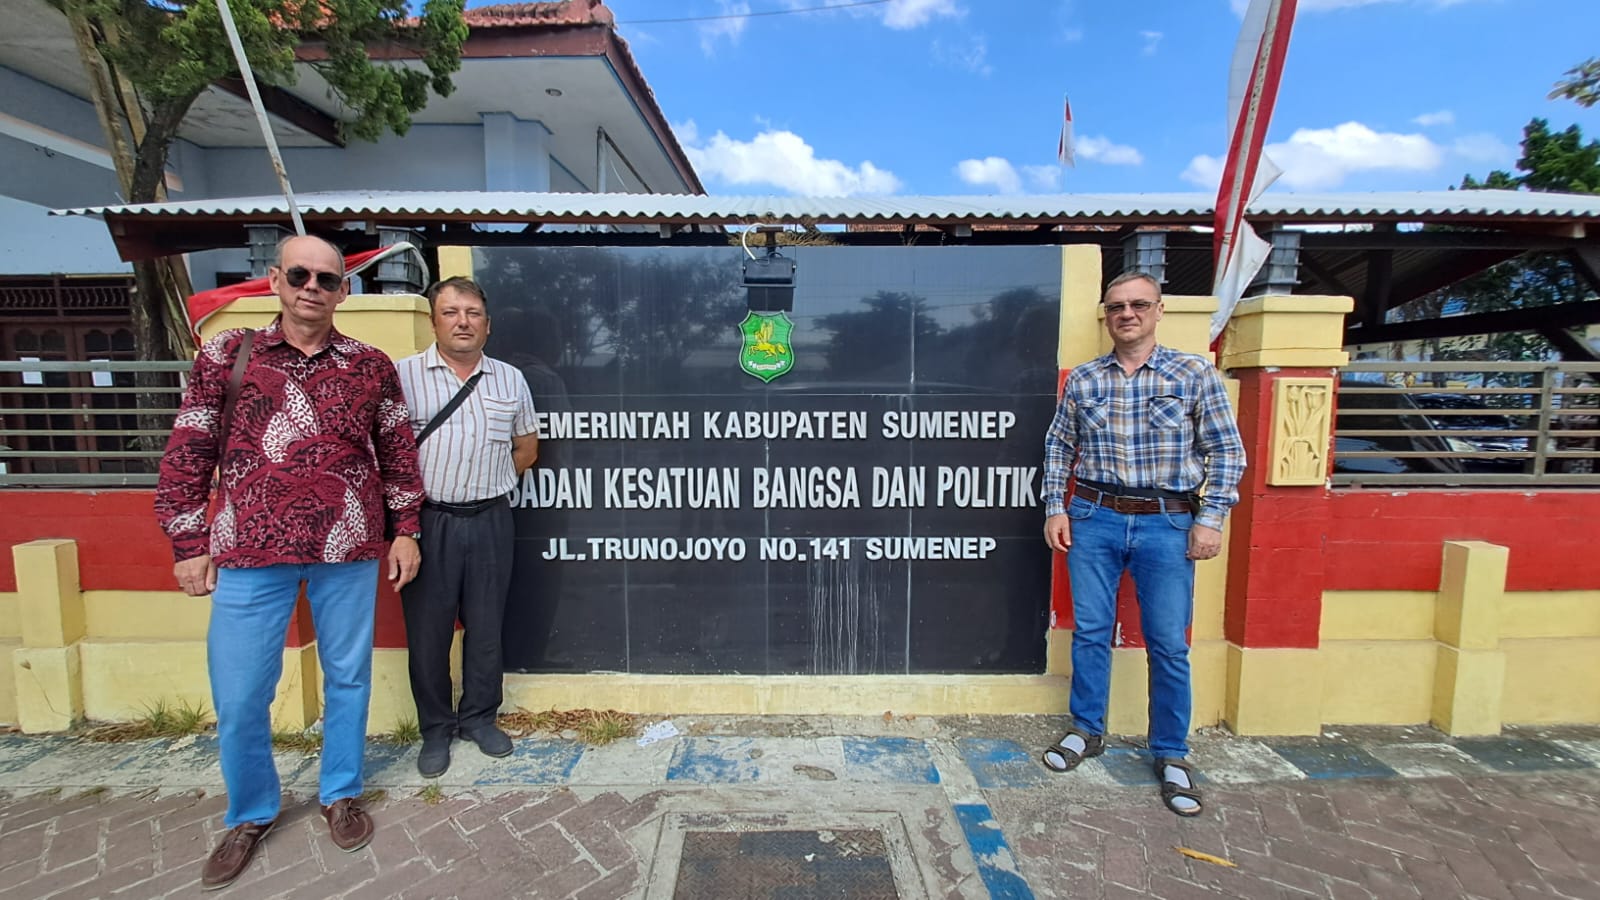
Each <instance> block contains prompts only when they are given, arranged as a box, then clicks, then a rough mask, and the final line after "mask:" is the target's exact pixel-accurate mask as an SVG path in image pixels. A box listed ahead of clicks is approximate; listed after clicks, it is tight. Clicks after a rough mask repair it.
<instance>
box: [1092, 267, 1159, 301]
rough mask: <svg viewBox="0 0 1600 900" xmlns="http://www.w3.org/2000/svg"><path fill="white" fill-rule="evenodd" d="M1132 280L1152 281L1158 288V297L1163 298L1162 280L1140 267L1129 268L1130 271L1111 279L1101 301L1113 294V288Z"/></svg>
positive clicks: (1153, 285)
mask: <svg viewBox="0 0 1600 900" xmlns="http://www.w3.org/2000/svg"><path fill="white" fill-rule="evenodd" d="M1130 281H1148V282H1150V286H1151V287H1153V288H1155V289H1156V299H1157V300H1160V299H1161V282H1159V281H1157V280H1156V277H1155V276H1154V275H1151V274H1150V273H1149V272H1141V271H1139V270H1138V269H1129V270H1128V271H1126V272H1123V273H1122V274H1120V275H1118V276H1117V277H1115V278H1113V279H1111V283H1110V284H1108V285H1106V289H1105V293H1103V294H1101V295H1100V302H1101V303H1104V302H1106V297H1109V296H1110V295H1111V289H1112V288H1114V287H1116V286H1117V285H1119V284H1126V283H1128V282H1130Z"/></svg>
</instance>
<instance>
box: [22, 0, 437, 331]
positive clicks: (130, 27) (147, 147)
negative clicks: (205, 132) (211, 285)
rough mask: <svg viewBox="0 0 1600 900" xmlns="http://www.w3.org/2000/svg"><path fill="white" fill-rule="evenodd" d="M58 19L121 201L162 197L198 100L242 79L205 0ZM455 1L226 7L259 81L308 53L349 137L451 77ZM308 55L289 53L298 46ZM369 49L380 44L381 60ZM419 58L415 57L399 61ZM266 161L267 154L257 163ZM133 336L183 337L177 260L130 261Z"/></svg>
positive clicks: (145, 2)
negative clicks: (176, 144) (417, 10)
mask: <svg viewBox="0 0 1600 900" xmlns="http://www.w3.org/2000/svg"><path fill="white" fill-rule="evenodd" d="M50 2H51V3H53V4H54V5H55V6H56V8H57V9H59V10H61V12H62V13H63V14H64V15H65V16H66V17H67V21H68V23H69V24H70V25H71V28H72V31H73V36H74V38H75V40H76V43H77V47H78V55H79V59H80V61H81V62H82V64H83V66H84V69H85V71H86V72H87V74H88V76H89V83H90V94H91V100H92V102H93V103H94V106H95V109H96V112H97V113H98V114H99V118H100V125H101V128H102V129H103V130H104V132H105V135H106V141H107V146H108V147H109V148H110V150H111V155H112V158H113V160H114V161H115V163H116V171H117V178H118V180H119V182H120V183H121V187H122V191H123V196H124V198H125V199H126V200H127V202H129V203H150V202H154V201H158V200H163V199H165V192H164V188H163V180H164V172H165V169H166V164H167V154H168V151H169V150H170V148H171V146H172V142H173V141H174V140H176V138H177V136H178V132H179V129H180V128H181V127H182V125H183V121H184V118H185V117H186V116H187V115H188V113H189V109H190V107H192V106H193V105H194V102H195V100H196V99H198V98H199V97H200V95H201V94H202V93H203V92H204V91H205V90H206V89H207V88H209V87H210V86H211V85H212V84H214V83H215V82H216V81H218V80H219V79H223V78H228V77H237V76H238V74H239V73H238V67H237V66H236V65H235V62H234V57H233V52H232V49H231V46H230V44H229V42H228V38H227V35H226V33H225V32H224V30H223V27H222V18H221V13H220V12H219V10H218V8H217V5H216V3H215V2H214V0H50ZM463 6H464V0H426V2H425V3H424V4H423V8H422V13H421V15H420V16H417V17H412V15H411V11H410V9H409V7H408V4H407V2H406V0H233V2H232V3H231V4H230V9H231V10H232V12H233V18H234V21H235V23H236V24H237V26H238V30H239V37H240V40H241V42H242V43H243V45H244V49H245V55H246V56H247V57H248V58H249V60H250V65H251V67H252V68H253V69H254V70H255V74H256V77H257V79H258V80H260V81H262V82H264V83H267V84H276V85H282V84H289V83H292V82H293V81H294V79H295V63H296V61H297V59H303V60H305V61H307V63H308V64H309V65H310V66H311V68H312V69H314V70H315V71H316V72H317V74H318V75H319V76H321V77H322V79H323V80H325V81H326V82H327V84H328V86H329V89H330V90H331V91H332V93H333V95H334V97H335V98H337V99H338V101H339V102H340V104H341V105H342V106H343V107H344V108H345V109H346V110H348V114H349V118H348V119H347V120H345V121H344V122H342V123H341V128H343V130H344V131H345V133H346V134H348V135H350V136H353V137H356V138H361V139H364V140H376V139H377V138H378V137H380V136H381V135H382V134H383V133H384V132H385V131H393V132H395V133H397V134H398V133H404V132H405V130H406V129H407V128H408V127H409V126H410V124H411V114H412V113H414V112H416V111H417V110H419V109H421V108H422V107H423V105H424V104H426V103H427V100H428V93H429V90H430V88H431V89H432V91H433V92H434V93H437V94H439V95H441V96H442V95H446V94H449V93H450V92H451V90H452V88H453V85H452V84H451V80H450V76H451V74H452V73H454V72H455V71H456V70H457V69H458V68H459V67H460V57H461V46H462V44H463V43H464V42H465V41H466V37H467V26H466V23H465V22H464V21H463V20H462V8H463ZM305 45H311V49H312V52H310V53H306V54H303V55H297V50H299V49H300V48H301V47H302V46H305ZM369 48H382V57H383V59H382V60H381V61H375V60H373V59H372V57H371V56H370V55H369ZM411 60H415V61H418V62H420V63H421V64H422V65H421V67H420V68H413V67H410V66H408V65H406V63H407V62H408V61H411ZM263 164H265V163H263ZM134 278H135V284H136V294H135V298H134V303H133V324H134V334H135V337H136V339H137V340H138V343H139V351H140V355H141V357H142V358H146V359H162V358H171V356H172V354H174V353H178V352H181V351H182V350H184V349H187V347H188V346H189V337H188V333H189V332H188V324H187V321H186V319H185V317H184V315H183V307H182V303H183V296H184V295H185V294H187V293H188V283H187V279H186V278H185V277H184V275H183V270H182V267H181V266H180V265H178V264H176V262H175V261H172V260H169V261H166V262H157V263H140V264H136V265H135V266H134Z"/></svg>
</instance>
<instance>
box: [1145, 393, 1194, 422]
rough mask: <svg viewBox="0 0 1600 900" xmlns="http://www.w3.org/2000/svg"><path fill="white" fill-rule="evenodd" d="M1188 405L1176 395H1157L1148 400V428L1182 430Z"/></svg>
mask: <svg viewBox="0 0 1600 900" xmlns="http://www.w3.org/2000/svg"><path fill="white" fill-rule="evenodd" d="M1188 405H1189V404H1188V403H1187V402H1185V401H1184V398H1183V397H1181V396H1179V395H1177V394H1158V395H1156V396H1154V397H1151V398H1150V407H1149V415H1150V426H1151V427H1152V428H1161V429H1170V428H1182V427H1183V420H1184V419H1185V418H1186V416H1187V414H1188V413H1187V407H1188Z"/></svg>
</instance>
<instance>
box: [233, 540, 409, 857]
mask: <svg viewBox="0 0 1600 900" xmlns="http://www.w3.org/2000/svg"><path fill="white" fill-rule="evenodd" d="M301 581H304V582H305V583H306V597H307V598H308V599H309V600H310V601H311V620H312V623H313V624H314V625H315V626H316V630H317V658H318V660H320V661H321V663H322V691H323V715H322V774H321V786H320V791H319V793H320V796H321V800H322V803H323V804H324V805H327V804H330V803H333V802H334V801H335V800H342V799H344V798H345V797H356V796H359V795H360V794H361V763H362V754H363V752H364V751H365V749H366V740H367V703H368V700H369V698H370V697H371V696H372V626H373V615H374V610H375V607H376V603H377V591H378V560H375V559H374V560H365V561H362V562H349V563H314V564H308V565H292V564H290V565H277V566H265V567H262V568H256V569H219V570H218V571H217V589H216V592H215V593H213V594H212V595H211V624H210V628H209V629H208V630H207V632H206V669H207V671H209V672H210V673H211V702H212V705H213V706H215V707H216V711H217V745H218V747H219V749H220V751H221V754H222V780H223V781H224V782H225V783H226V784H227V786H228V812H227V815H226V816H225V817H224V818H223V820H222V821H223V824H224V825H225V826H227V827H228V828H233V827H234V826H236V825H242V824H244V823H245V822H254V823H256V824H258V825H259V824H265V823H267V822H270V821H272V820H273V819H275V818H277V817H278V807H279V802H280V796H279V793H280V790H281V787H280V785H279V782H278V769H277V767H276V766H275V765H273V762H272V698H273V696H274V694H275V693H276V692H277V687H278V676H279V675H280V674H281V673H282V671H283V648H284V638H285V636H286V635H287V634H288V630H289V616H290V615H291V614H292V613H293V612H294V604H295V599H296V597H297V596H298V595H299V593H300V582H301Z"/></svg>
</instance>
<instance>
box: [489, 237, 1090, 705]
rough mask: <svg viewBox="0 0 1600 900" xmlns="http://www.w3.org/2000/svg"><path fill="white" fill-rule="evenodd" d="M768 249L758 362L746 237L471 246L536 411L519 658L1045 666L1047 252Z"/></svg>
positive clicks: (1050, 287) (574, 666)
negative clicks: (769, 360) (753, 354)
mask: <svg viewBox="0 0 1600 900" xmlns="http://www.w3.org/2000/svg"><path fill="white" fill-rule="evenodd" d="M784 253H785V254H786V255H789V256H792V257H793V258H794V260H795V262H796V265H797V274H796V284H797V289H796V292H795V299H794V308H793V310H792V311H791V312H789V313H788V315H789V317H790V320H791V321H792V322H793V329H792V332H791V333H790V337H789V342H788V343H787V344H786V345H785V346H784V347H782V348H780V349H781V350H783V351H784V352H787V353H789V354H792V361H793V365H792V367H791V368H790V369H789V370H788V371H787V372H786V373H785V374H783V375H782V376H781V377H778V378H775V379H773V380H772V381H771V382H770V383H766V382H763V381H762V380H760V379H758V378H753V377H751V376H750V375H749V374H747V373H746V372H745V371H743V370H742V369H741V365H740V358H741V350H742V349H743V345H744V342H745V340H746V338H745V336H744V335H743V334H742V333H741V331H740V329H739V325H740V323H741V321H743V320H744V319H745V318H746V316H747V314H748V313H749V309H748V306H747V299H746V296H745V293H744V289H743V286H742V283H741V266H740V260H741V258H742V256H743V252H742V251H741V250H740V249H739V248H738V247H737V246H730V247H728V248H725V249H724V248H714V249H694V248H681V247H676V248H659V249H640V248H619V247H589V248H558V247H540V248H530V247H523V248H489V249H480V250H478V251H476V256H475V260H474V268H475V271H476V273H477V275H478V277H479V279H480V280H481V281H482V283H483V285H484V287H485V288H486V290H487V292H488V295H489V304H490V312H491V316H492V324H493V333H492V336H491V339H490V343H489V347H488V352H489V353H490V355H492V356H495V357H496V358H499V359H503V360H506V361H507V362H510V363H512V364H513V365H516V366H517V367H519V368H520V369H521V370H522V371H523V373H524V374H525V375H526V376H527V378H528V383H529V387H530V389H531V390H532V392H533V395H534V402H535V404H536V405H537V406H538V408H539V410H540V426H541V430H542V434H543V437H542V439H541V443H540V460H539V463H538V465H536V466H535V467H534V468H533V469H532V470H530V472H529V473H528V474H527V475H526V476H525V477H524V478H523V480H522V483H521V486H520V487H519V489H518V490H517V491H516V493H515V494H514V495H513V501H514V502H513V506H514V508H515V511H516V521H517V558H516V564H515V576H514V580H513V586H512V594H511V598H510V603H509V607H508V612H507V621H506V629H505V634H506V647H505V659H506V665H507V667H508V668H509V669H512V670H517V671H532V672H542V671H592V670H608V671H628V672H654V673H746V674H785V673H803V674H858V673H862V674H864V673H907V672H990V673H999V672H1040V671H1042V670H1043V666H1044V635H1045V628H1046V618H1047V614H1048V612H1047V611H1048V595H1049V566H1050V560H1049V555H1048V553H1047V551H1046V548H1045V545H1044V543H1043V540H1042V536H1041V525H1042V521H1043V514H1042V508H1043V505H1042V502H1041V501H1040V499H1039V487H1040V466H1041V459H1042V455H1043V438H1044V431H1045V428H1046V426H1047V425H1048V424H1049V419H1050V415H1051V413H1052V411H1053V408H1054V395H1055V385H1056V362H1055V352H1056V339H1057V328H1058V312H1057V305H1058V299H1057V298H1058V297H1059V295H1060V266H1061V262H1060V260H1061V257H1060V251H1059V250H1058V249H1057V248H1054V247H896V248H842V247H827V246H817V247H809V246H806V247H785V248H784Z"/></svg>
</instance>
